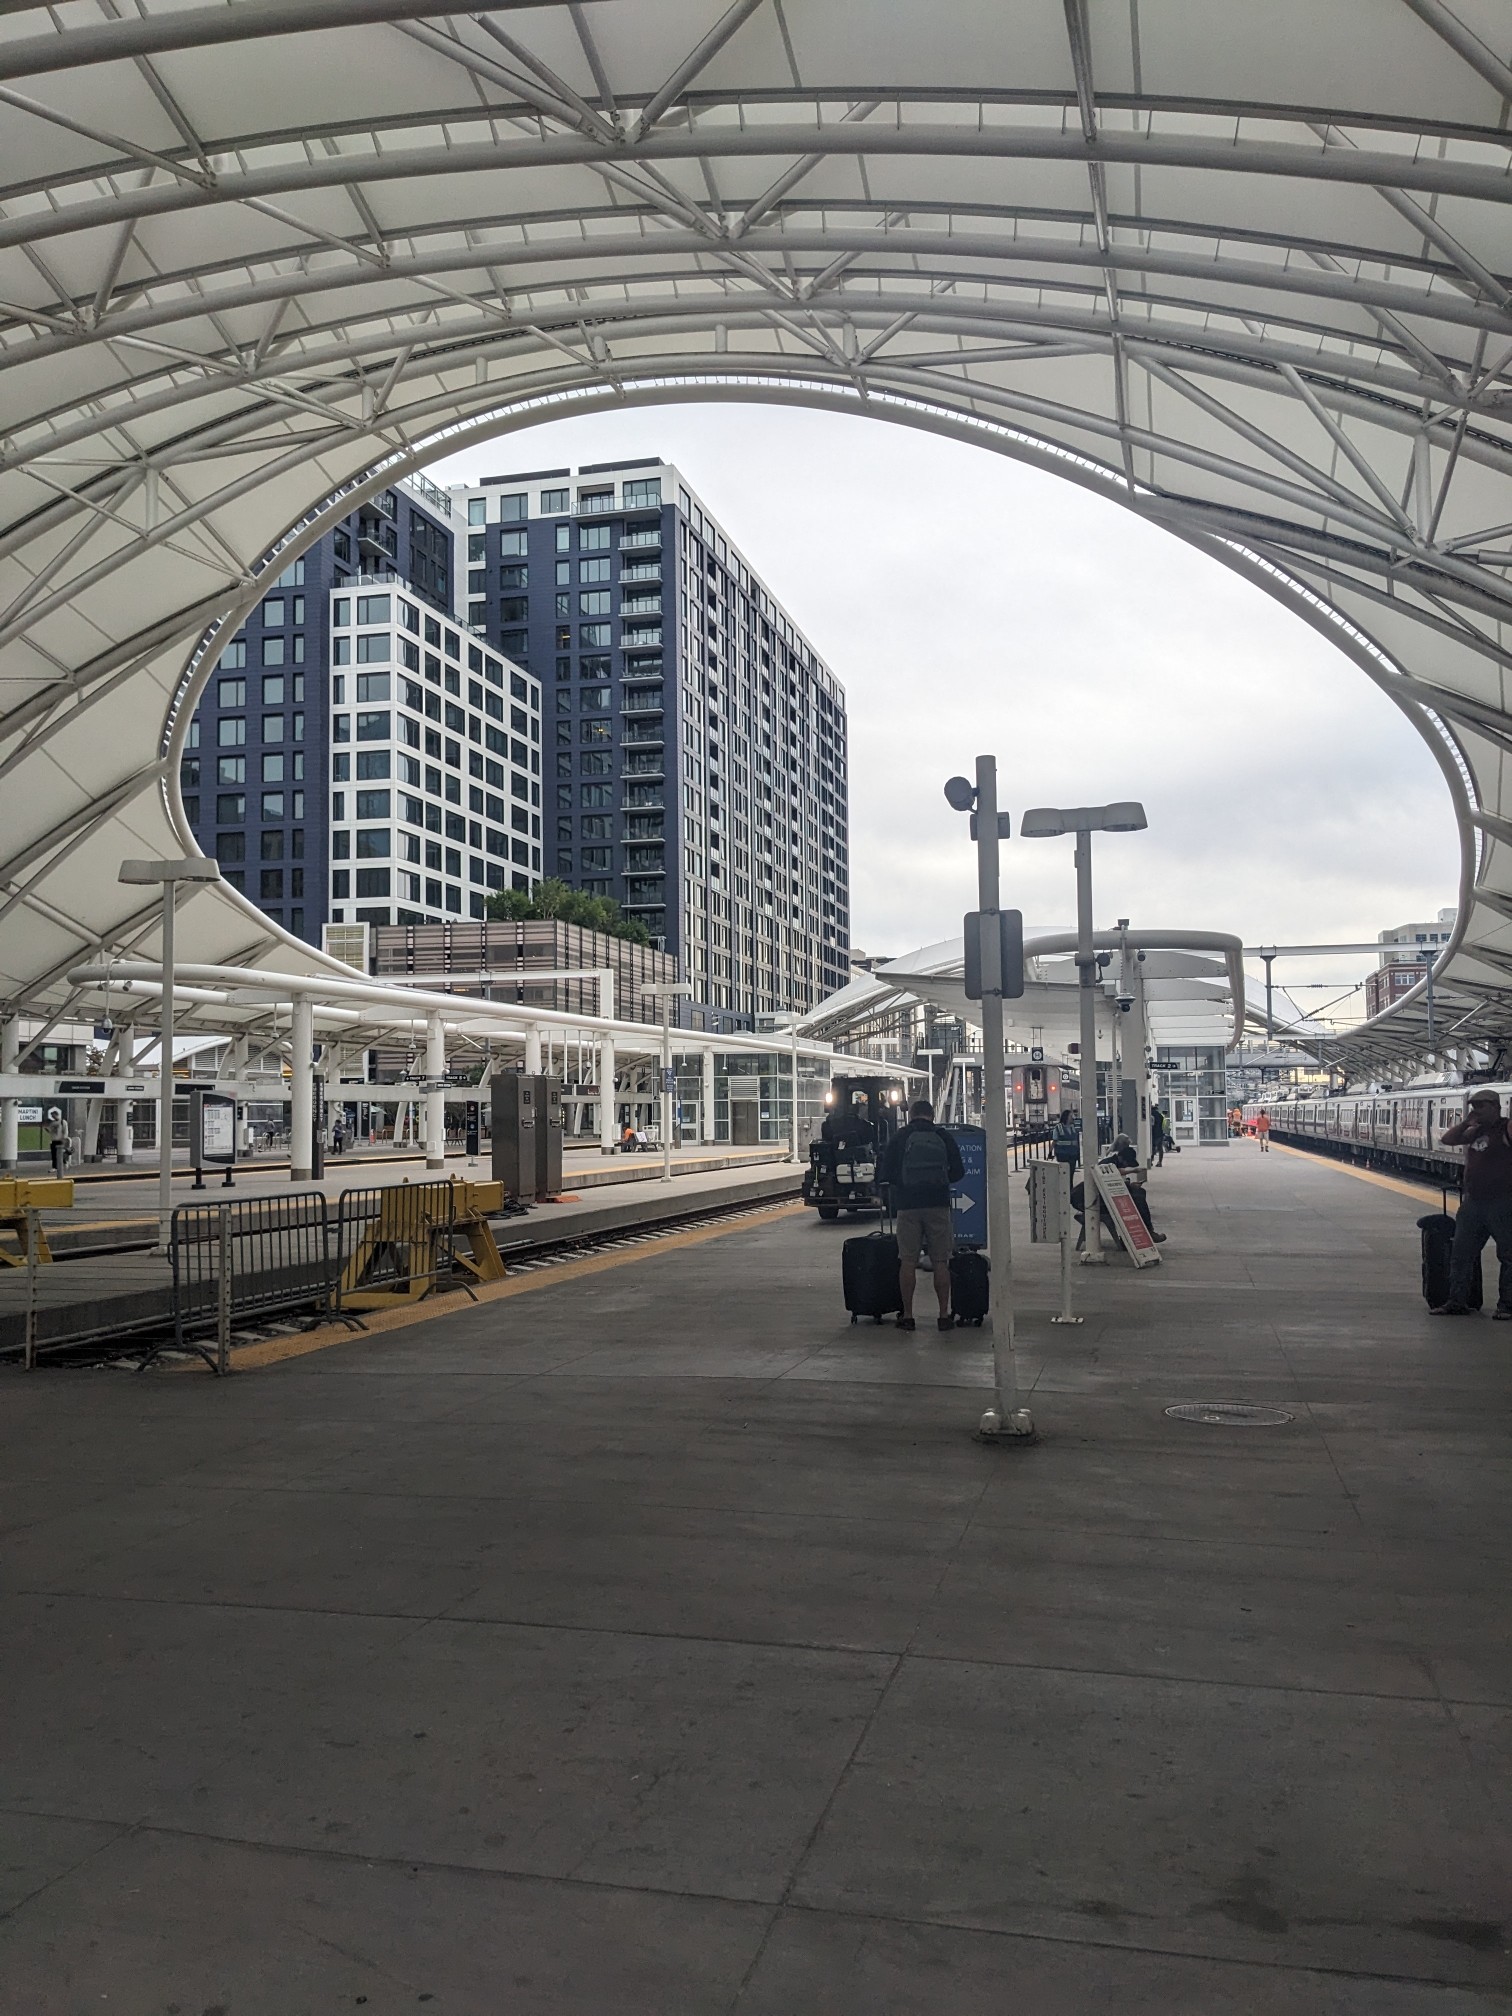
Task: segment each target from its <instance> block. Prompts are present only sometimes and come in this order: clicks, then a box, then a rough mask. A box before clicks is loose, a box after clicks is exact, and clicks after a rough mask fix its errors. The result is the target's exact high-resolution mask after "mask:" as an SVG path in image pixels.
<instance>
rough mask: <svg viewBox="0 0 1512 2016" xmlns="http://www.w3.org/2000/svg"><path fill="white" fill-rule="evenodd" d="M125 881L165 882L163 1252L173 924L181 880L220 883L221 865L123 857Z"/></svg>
mask: <svg viewBox="0 0 1512 2016" xmlns="http://www.w3.org/2000/svg"><path fill="white" fill-rule="evenodd" d="M118 879H119V880H120V881H122V882H129V883H136V884H148V885H151V884H154V883H156V884H160V885H161V887H162V891H163V1012H162V1056H161V1060H160V1062H159V1066H158V1068H159V1070H160V1072H161V1074H162V1076H161V1080H160V1085H159V1094H158V1097H159V1102H160V1103H159V1106H158V1251H159V1252H160V1253H166V1252H167V1251H168V1247H169V1242H170V1240H171V1239H172V1236H173V924H174V915H175V910H176V907H177V903H178V895H177V890H178V885H179V883H180V882H219V880H220V869H219V868H218V867H217V866H216V864H215V862H214V861H212V860H210V858H209V857H208V856H207V855H203V854H200V855H195V856H194V857H193V858H192V859H188V860H180V861H123V862H122V863H121V869H120V875H119V878H118Z"/></svg>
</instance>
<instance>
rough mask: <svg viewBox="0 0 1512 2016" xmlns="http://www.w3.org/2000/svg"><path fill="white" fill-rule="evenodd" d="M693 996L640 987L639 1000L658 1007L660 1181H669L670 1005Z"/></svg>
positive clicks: (678, 989)
mask: <svg viewBox="0 0 1512 2016" xmlns="http://www.w3.org/2000/svg"><path fill="white" fill-rule="evenodd" d="M692 992H693V989H692V988H691V987H685V986H683V985H681V984H680V983H677V984H671V985H666V986H661V987H642V989H641V998H642V1000H645V1001H660V1003H661V1039H662V1040H661V1137H662V1181H663V1183H670V1182H671V1181H672V1003H673V1002H674V1001H680V1000H683V999H685V998H686V997H687V996H688V995H690V994H691V993H692Z"/></svg>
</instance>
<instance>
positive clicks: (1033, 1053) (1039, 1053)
mask: <svg viewBox="0 0 1512 2016" xmlns="http://www.w3.org/2000/svg"><path fill="white" fill-rule="evenodd" d="M1044 1061H1045V1046H1044V1045H1043V1044H1042V1043H1035V1044H1032V1045H1031V1046H1030V1050H1029V1062H1030V1063H1031V1064H1043V1063H1044Z"/></svg>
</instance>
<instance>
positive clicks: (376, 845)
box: [357, 815, 392, 896]
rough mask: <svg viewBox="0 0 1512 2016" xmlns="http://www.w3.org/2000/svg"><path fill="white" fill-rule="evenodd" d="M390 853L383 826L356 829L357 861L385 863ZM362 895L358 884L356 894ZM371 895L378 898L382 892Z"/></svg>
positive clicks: (375, 891) (386, 832) (385, 829)
mask: <svg viewBox="0 0 1512 2016" xmlns="http://www.w3.org/2000/svg"><path fill="white" fill-rule="evenodd" d="M359 816H360V815H359ZM391 851H392V849H391V847H390V842H389V833H388V829H387V827H384V826H368V827H363V826H359V827H358V829H357V859H358V860H359V861H386V860H387V859H388V857H389V854H390V852H391ZM362 893H363V891H362V887H361V885H360V883H359V885H358V889H357V894H358V895H359V896H360V895H362ZM371 893H372V894H373V895H375V896H378V895H381V894H382V893H383V892H382V891H381V890H378V889H375V890H373V891H372V892H371Z"/></svg>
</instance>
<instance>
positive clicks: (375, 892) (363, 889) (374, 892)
mask: <svg viewBox="0 0 1512 2016" xmlns="http://www.w3.org/2000/svg"><path fill="white" fill-rule="evenodd" d="M356 874H357V894H358V895H359V896H387V895H388V893H389V870H388V869H387V868H359V869H358V870H357V871H356Z"/></svg>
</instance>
